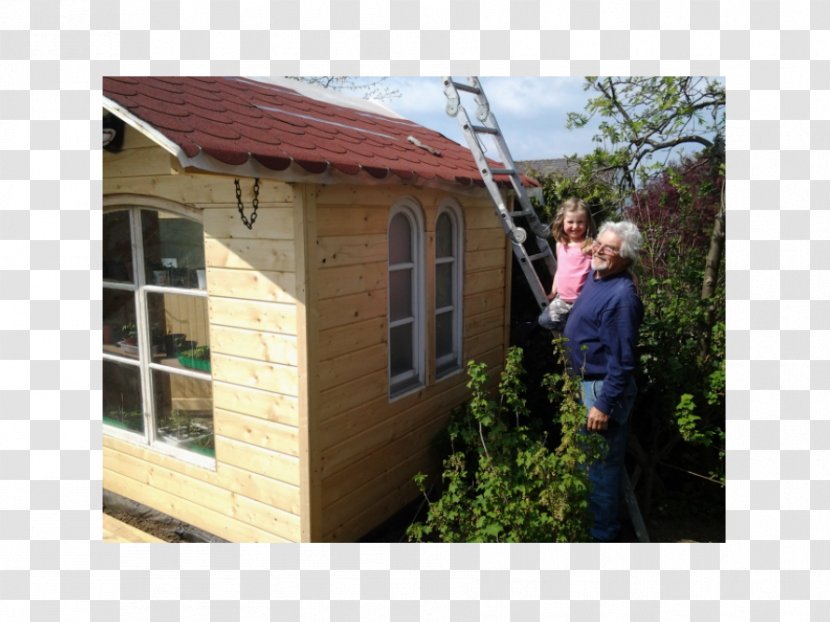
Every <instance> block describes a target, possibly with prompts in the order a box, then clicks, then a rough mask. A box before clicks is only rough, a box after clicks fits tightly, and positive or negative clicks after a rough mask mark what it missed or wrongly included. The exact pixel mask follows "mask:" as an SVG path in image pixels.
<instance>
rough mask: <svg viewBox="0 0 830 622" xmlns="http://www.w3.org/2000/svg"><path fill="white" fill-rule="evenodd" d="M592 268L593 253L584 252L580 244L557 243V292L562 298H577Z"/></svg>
mask: <svg viewBox="0 0 830 622" xmlns="http://www.w3.org/2000/svg"><path fill="white" fill-rule="evenodd" d="M590 269H591V255H590V253H586V252H583V250H582V249H581V248H580V245H577V244H568V245H567V246H565V245H564V244H562V243H561V242H557V243H556V279H555V283H556V294H557V295H558V296H559V297H560V298H561V299H562V300H564V301H566V302H573V301H574V300H576V297H577V296H578V295H579V292H580V291H582V286H583V285H584V284H585V279H586V278H587V277H588V271H589V270H590Z"/></svg>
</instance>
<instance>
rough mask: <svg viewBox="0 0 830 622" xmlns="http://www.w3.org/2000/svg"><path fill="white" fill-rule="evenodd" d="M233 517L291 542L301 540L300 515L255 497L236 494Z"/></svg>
mask: <svg viewBox="0 0 830 622" xmlns="http://www.w3.org/2000/svg"><path fill="white" fill-rule="evenodd" d="M233 517H234V518H236V519H238V520H241V521H243V522H245V523H248V524H249V525H256V526H257V527H258V528H260V529H263V530H265V531H268V532H270V533H274V534H277V535H278V536H280V537H283V538H285V539H286V540H289V541H291V542H299V541H300V538H301V534H300V517H299V516H297V515H296V514H291V513H289V512H285V511H283V510H280V509H278V508H275V507H272V506H269V505H266V504H265V503H262V502H260V501H256V500H255V499H250V498H248V497H243V496H241V495H234V505H233Z"/></svg>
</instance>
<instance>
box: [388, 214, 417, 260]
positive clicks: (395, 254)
mask: <svg viewBox="0 0 830 622" xmlns="http://www.w3.org/2000/svg"><path fill="white" fill-rule="evenodd" d="M411 261H412V228H411V227H410V226H409V220H408V219H407V217H406V216H405V215H404V214H397V215H396V216H395V217H394V218H393V219H392V222H391V223H390V225H389V264H390V265H395V264H399V263H410V262H411Z"/></svg>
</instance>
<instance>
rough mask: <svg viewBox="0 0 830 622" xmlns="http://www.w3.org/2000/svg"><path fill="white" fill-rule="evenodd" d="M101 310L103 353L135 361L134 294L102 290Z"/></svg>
mask: <svg viewBox="0 0 830 622" xmlns="http://www.w3.org/2000/svg"><path fill="white" fill-rule="evenodd" d="M103 308H104V311H103V325H102V327H103V330H102V331H101V332H102V333H103V341H104V351H105V352H109V353H110V354H118V355H121V356H128V357H130V358H135V359H137V358H138V328H137V327H136V319H135V292H133V291H124V290H120V289H108V288H104V300H103Z"/></svg>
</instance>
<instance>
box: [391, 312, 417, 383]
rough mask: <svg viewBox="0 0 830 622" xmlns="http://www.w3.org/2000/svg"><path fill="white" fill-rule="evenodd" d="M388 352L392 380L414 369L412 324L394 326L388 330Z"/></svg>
mask: <svg viewBox="0 0 830 622" xmlns="http://www.w3.org/2000/svg"><path fill="white" fill-rule="evenodd" d="M389 352H390V359H391V367H392V377H393V378H394V377H395V376H397V375H398V374H403V373H405V372H407V371H411V370H413V369H414V365H413V362H412V359H413V349H412V324H403V325H402V326H395V327H394V328H392V329H390V330H389Z"/></svg>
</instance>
